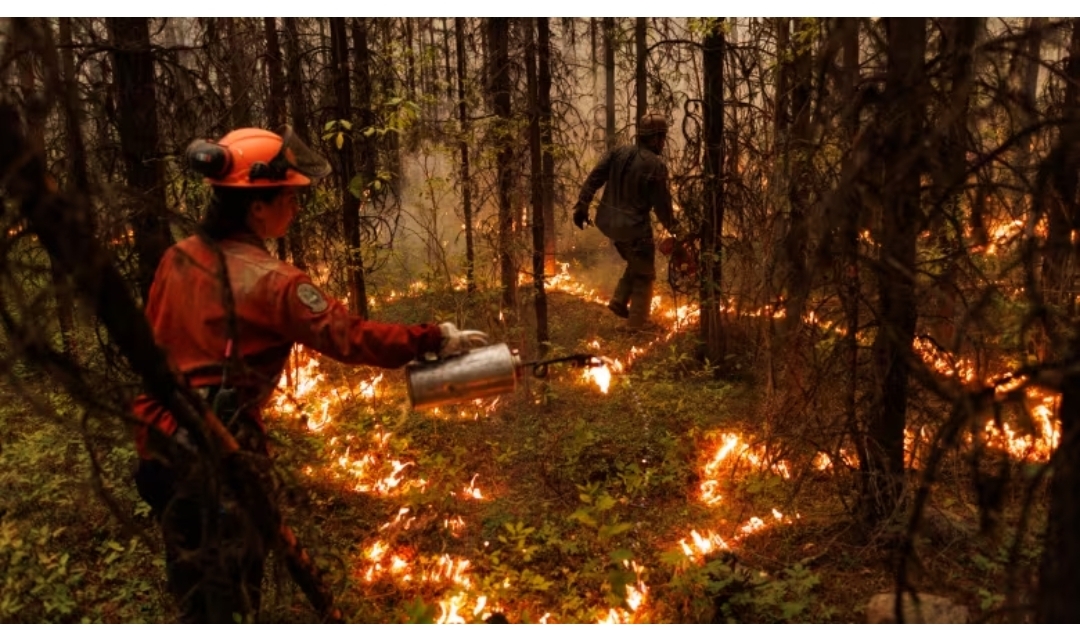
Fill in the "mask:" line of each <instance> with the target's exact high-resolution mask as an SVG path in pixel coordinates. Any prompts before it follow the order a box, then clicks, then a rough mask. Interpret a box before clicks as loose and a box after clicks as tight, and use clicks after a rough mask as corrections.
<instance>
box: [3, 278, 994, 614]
mask: <svg viewBox="0 0 1080 628" xmlns="http://www.w3.org/2000/svg"><path fill="white" fill-rule="evenodd" d="M523 294H524V296H525V297H528V291H524V292H523ZM527 300H528V299H526V301H527ZM549 307H550V310H551V331H552V334H551V348H550V350H549V353H548V355H552V356H554V355H559V354H563V353H576V352H581V351H591V352H593V353H598V354H601V355H604V356H606V357H609V358H612V359H616V358H618V359H619V360H620V361H622V362H623V363H624V364H628V363H629V360H628V357H629V355H630V352H631V347H637V348H638V349H644V353H642V354H641V355H640V356H639V357H638V358H636V360H635V361H634V363H633V364H632V366H630V367H629V368H628V369H627V370H626V372H624V373H617V374H615V376H614V377H613V380H612V385H611V389H610V391H609V392H608V394H602V393H601V392H600V391H599V390H598V389H597V386H596V385H595V384H593V383H591V382H587V381H585V380H584V379H583V371H582V370H581V369H580V368H576V367H572V366H553V367H552V368H551V369H550V372H549V376H548V378H547V379H546V380H538V379H533V378H526V379H525V380H524V381H523V382H522V383H521V385H520V386H519V388H518V390H516V391H515V392H514V393H511V394H506V395H503V396H502V397H500V398H499V400H498V403H497V404H496V405H495V406H494V408H491V407H490V404H485V406H484V407H478V406H475V405H471V404H467V405H465V406H462V407H456V408H442V409H440V412H439V413H438V414H436V413H435V412H432V411H424V412H413V411H411V410H409V409H408V405H407V401H406V398H405V396H406V393H405V383H404V374H403V372H401V371H393V372H383V371H378V370H376V369H372V368H366V367H360V368H352V367H344V366H341V365H336V364H333V363H331V362H330V361H329V360H324V361H323V363H322V365H321V372H322V373H323V374H324V377H325V378H326V383H325V386H324V387H323V388H320V389H319V390H320V391H321V392H320V393H319V394H317V395H313V396H311V397H309V398H306V399H304V400H303V401H304V406H303V407H301V408H300V409H299V410H295V411H291V412H288V413H277V412H271V413H269V415H268V424H269V426H270V430H271V436H272V439H273V450H274V455H275V457H276V460H277V463H278V464H277V466H278V468H279V469H280V471H281V472H282V473H283V474H284V475H285V476H286V478H287V482H286V485H287V490H286V494H285V498H284V501H285V507H286V514H287V516H288V521H289V522H290V524H291V525H293V526H294V528H295V529H296V531H297V534H298V536H299V538H300V539H301V540H302V541H303V542H304V543H305V545H306V546H308V547H309V548H310V550H311V552H312V555H313V556H314V557H315V559H316V562H317V563H318V564H320V566H322V567H323V568H324V569H325V570H326V572H327V575H328V577H329V580H330V582H331V584H332V587H333V589H334V591H335V593H336V596H337V600H338V603H339V604H340V606H341V607H342V609H343V610H344V611H345V613H346V616H347V618H348V619H349V620H351V621H353V622H373V623H374V622H425V621H433V620H435V619H438V618H443V619H446V618H455V619H461V620H463V621H481V620H482V619H483V618H484V617H486V616H487V615H488V614H489V613H492V612H500V613H502V614H503V615H505V616H506V618H507V619H509V620H510V621H512V622H538V621H541V620H544V621H553V622H566V623H576V622H589V623H591V622H595V621H597V620H599V619H602V618H611V617H612V613H615V614H616V615H618V616H619V618H621V619H632V620H634V621H641V622H660V623H666V622H727V621H742V622H746V621H750V622H788V621H797V622H818V621H862V620H863V615H862V613H863V612H864V608H865V602H866V600H867V599H868V597H869V595H872V594H873V593H876V592H879V591H883V590H888V588H889V586H891V580H890V577H891V573H892V567H891V566H890V565H889V564H888V561H887V558H886V555H887V548H886V549H882V548H880V547H879V548H877V549H866V548H865V547H862V546H860V545H859V544H858V543H856V542H854V541H851V540H850V539H849V538H848V535H847V532H846V530H847V529H848V526H846V524H845V523H843V521H842V520H841V518H838V515H837V513H838V512H841V513H842V507H841V506H840V505H838V504H837V503H836V497H835V491H832V490H830V489H829V488H828V487H829V486H830V484H829V481H830V476H829V475H828V474H820V473H819V474H806V473H803V472H804V471H806V470H807V469H806V467H808V466H809V458H807V459H806V460H802V459H798V458H793V459H791V461H789V465H791V467H792V468H791V471H792V474H791V476H793V477H795V478H800V479H798V481H797V482H796V481H795V480H793V479H792V477H788V478H784V477H782V476H781V474H779V473H778V472H776V471H772V470H769V469H768V468H767V467H759V468H750V467H747V466H743V467H734V466H732V467H731V468H730V470H729V471H725V473H724V474H721V475H719V476H716V477H714V478H713V479H716V480H717V484H716V486H715V487H714V490H715V491H716V494H717V495H719V496H720V498H719V499H717V500H716V501H715V502H714V503H712V504H706V503H704V502H703V500H702V499H701V497H702V490H703V488H702V483H703V482H705V481H706V480H708V479H710V478H708V477H706V465H707V464H708V463H709V461H710V459H711V457H712V456H713V455H715V454H716V452H717V451H718V450H719V449H720V448H721V446H722V443H723V438H724V436H725V435H727V434H738V435H740V436H741V437H743V438H744V439H745V440H747V441H754V440H756V439H759V438H761V436H762V435H761V433H760V430H761V426H760V422H761V419H760V416H759V414H760V412H761V410H760V406H761V404H760V399H759V398H758V391H759V389H760V386H759V385H758V383H757V382H755V380H754V378H753V377H752V376H751V375H749V374H746V373H745V372H740V369H745V367H744V366H742V365H744V364H750V363H751V362H752V360H751V359H750V356H743V355H738V354H735V355H733V356H732V364H730V365H728V368H727V374H725V376H724V377H723V378H718V377H715V376H714V374H713V373H711V372H705V371H702V369H700V368H699V367H698V366H697V365H696V364H695V363H694V361H693V360H692V359H691V355H692V348H693V339H692V338H690V337H688V336H687V335H685V334H675V335H674V336H673V337H671V338H670V339H667V340H664V341H661V342H656V343H654V344H652V345H650V346H647V345H648V340H649V339H648V338H640V337H637V338H635V337H628V336H626V335H623V334H620V333H618V332H617V331H616V325H617V323H619V322H621V321H619V320H618V319H616V318H615V317H614V316H612V315H611V314H610V313H609V312H607V310H606V308H604V307H603V306H601V305H598V304H595V303H590V302H586V301H583V300H581V299H579V298H577V297H573V296H570V295H566V294H561V293H552V294H550V295H549ZM506 314H507V313H505V312H504V313H503V315H504V316H503V320H502V321H500V320H499V307H498V295H497V294H488V293H482V294H478V295H475V296H474V297H473V299H472V300H471V301H470V302H468V303H465V304H464V305H463V300H462V296H461V295H460V294H455V295H449V294H440V293H435V292H431V291H428V292H426V293H421V294H419V295H416V296H413V297H408V298H401V299H398V300H395V301H393V302H390V303H381V304H379V305H378V306H377V307H376V308H374V309H373V312H372V315H373V318H376V319H380V320H396V321H405V322H423V321H431V320H454V321H455V322H457V323H458V324H459V325H460V326H462V327H466V328H467V327H475V328H481V329H485V330H488V331H489V332H490V333H491V336H492V338H493V340H494V341H497V342H507V343H508V344H510V345H511V347H514V348H518V349H521V350H522V354H523V356H525V357H526V358H531V357H533V356H534V355H535V353H534V349H533V347H534V343H533V340H532V334H533V332H532V322H531V318H532V315H531V313H530V312H528V311H527V309H526V310H523V311H522V315H521V317H520V320H518V321H516V322H515V321H514V320H513V319H514V317H513V316H507V315H506ZM597 346H598V347H599V348H596V347H597ZM380 373H381V374H382V375H383V379H382V380H381V381H380V382H379V384H378V386H377V393H376V395H375V397H374V398H372V399H367V398H363V397H362V396H361V395H360V392H359V391H360V390H361V388H360V385H361V384H362V383H364V382H369V381H371V380H372V379H373V378H374V377H376V376H377V375H379V374H380ZM24 383H25V384H26V385H28V386H30V387H38V388H41V387H44V386H45V384H43V383H41V382H35V381H31V380H30V379H29V378H28V379H27V380H26V381H24ZM331 387H333V388H336V389H337V390H338V393H339V394H336V395H335V394H332V393H330V392H329V390H330V388H331ZM348 390H351V391H352V394H351V396H350V394H348V393H346V391H348ZM39 392H40V391H39ZM0 394H2V395H3V398H2V404H0V429H2V431H3V434H4V439H3V441H2V449H0V620H3V621H7V622H11V621H64V622H78V621H107V622H136V621H137V622H160V621H169V620H171V619H172V617H173V613H174V612H175V611H174V606H173V604H172V601H171V600H170V599H168V597H167V595H166V594H165V591H164V569H163V564H162V559H161V556H162V552H161V549H162V548H161V544H160V541H159V539H158V535H157V531H156V530H155V528H154V526H153V525H152V523H151V522H150V520H149V517H148V513H147V511H146V508H145V506H144V505H142V503H141V502H140V501H139V500H138V498H137V495H136V494H135V490H134V486H133V484H132V482H131V480H130V474H131V471H132V470H133V465H134V462H135V458H134V452H133V448H132V445H131V443H130V439H129V438H128V434H127V432H126V429H120V428H118V427H117V426H115V425H113V426H111V427H109V428H108V429H103V430H99V431H100V432H101V433H105V434H110V435H111V436H110V437H109V438H111V439H112V440H107V441H102V442H96V443H95V448H94V450H95V451H98V452H105V453H103V454H102V455H101V464H102V467H103V475H104V478H105V483H106V487H107V488H108V489H109V491H110V493H111V494H112V495H113V496H114V499H115V501H116V503H117V505H118V507H119V508H120V509H121V510H122V512H123V513H124V514H125V515H127V516H128V517H130V522H131V524H132V528H131V529H124V528H123V527H122V526H121V524H120V523H119V522H118V521H117V520H116V518H115V517H113V516H112V515H111V514H110V512H109V510H108V508H107V507H106V505H105V504H104V503H103V502H102V501H101V500H100V499H99V498H98V496H97V495H96V494H95V492H94V491H93V489H92V487H91V485H90V481H89V477H90V469H89V460H88V458H87V454H86V453H85V447H84V446H83V443H82V437H81V436H80V434H79V432H78V430H77V428H76V426H77V424H78V422H77V419H76V413H75V410H74V408H73V407H72V405H71V402H70V401H68V400H66V399H65V398H64V397H63V396H62V395H58V394H56V393H52V396H51V398H50V401H51V403H52V405H53V406H54V407H56V408H59V409H60V413H61V415H62V417H61V418H60V419H59V420H58V419H53V418H43V417H41V416H40V415H39V413H38V412H37V411H36V410H34V409H32V408H31V407H29V406H28V405H27V404H26V403H25V402H24V401H23V400H22V398H21V397H20V396H18V395H17V394H15V393H14V391H12V390H11V388H10V387H9V386H7V385H5V386H4V387H2V388H0ZM324 402H325V403H326V404H327V408H328V411H327V418H328V421H327V422H326V423H325V424H322V422H321V418H322V407H323V404H324ZM315 427H318V428H319V430H318V431H314V429H313V428H315ZM725 469H727V467H725ZM380 481H381V482H383V483H382V484H379V482H380ZM796 484H798V486H799V490H798V491H796V490H794V487H795V486H796ZM774 509H778V512H779V511H783V516H784V518H783V520H782V521H777V520H775V519H774V515H773V511H774ZM754 517H757V518H759V519H761V520H763V521H764V522H766V523H768V524H769V525H767V526H766V527H765V529H763V530H760V531H757V532H754V533H750V534H745V535H744V534H742V533H741V532H740V530H741V529H742V527H743V526H745V525H747V523H748V522H750V521H751V519H752V518H754ZM693 531H696V532H699V533H700V534H701V535H709V534H713V535H718V536H719V537H722V538H723V539H724V540H725V541H728V544H729V547H728V548H727V549H724V548H722V547H719V546H718V545H714V546H713V547H711V548H710V551H708V552H705V553H704V554H705V555H702V552H698V553H695V554H693V555H692V556H688V555H687V552H686V551H685V549H684V548H685V547H686V546H687V544H688V543H689V544H690V545H692V544H693V539H692V536H691V532H693ZM140 532H141V533H142V534H143V535H142V536H140V535H138V534H137V533H140ZM965 543H966V541H965ZM1000 543H1004V541H1000ZM964 547H965V551H967V549H969V548H970V549H971V550H972V551H973V552H974V553H973V554H972V556H974V557H973V558H970V559H956V558H955V557H954V556H953V555H952V554H946V553H943V552H942V553H928V556H929V560H928V563H929V564H930V566H931V568H932V569H936V570H938V571H940V572H941V573H948V570H949V569H954V570H956V572H957V574H958V575H957V576H956V578H955V579H954V580H953V581H951V582H952V585H951V586H954V588H955V590H957V591H960V590H963V591H964V592H965V595H966V596H968V598H965V599H969V600H970V603H971V604H973V605H979V604H982V605H984V606H985V607H986V608H988V609H990V608H994V607H995V606H999V605H1000V604H1001V603H1002V597H1001V591H1000V590H999V588H997V587H996V585H995V586H991V585H987V584H984V585H982V586H981V587H974V588H973V587H972V586H970V585H971V584H972V583H973V582H975V581H976V579H977V574H978V573H982V572H985V573H987V574H991V573H993V574H998V575H1000V570H1001V569H1002V568H1003V567H1002V564H1003V563H1002V562H1001V551H1000V548H999V545H996V544H994V543H991V542H990V541H986V542H983V543H982V545H980V546H977V547H976V546H975V545H971V544H968V545H964ZM957 561H959V562H957ZM954 563H955V564H954ZM960 563H963V564H960ZM994 570H997V571H994ZM935 573H936V572H935ZM934 582H935V583H937V584H939V585H940V584H941V583H940V582H937V581H934ZM965 586H966V588H964V587H965ZM642 594H643V596H644V597H643V600H644V601H643V602H642V599H641V598H640V597H639V596H640V595H642ZM973 608H974V606H973ZM263 611H264V612H263V615H262V619H263V620H264V621H267V622H294V621H315V620H316V619H317V618H316V617H314V615H313V614H312V612H311V610H310V608H309V606H308V605H307V603H306V601H305V600H304V598H303V596H302V594H301V593H300V592H299V590H298V589H297V588H296V587H295V585H293V584H292V583H291V582H290V581H289V577H288V575H287V572H286V571H285V570H284V568H283V567H282V566H281V565H280V564H278V563H277V562H273V561H272V564H271V569H270V570H269V573H268V579H267V583H266V595H265V598H264V608H263Z"/></svg>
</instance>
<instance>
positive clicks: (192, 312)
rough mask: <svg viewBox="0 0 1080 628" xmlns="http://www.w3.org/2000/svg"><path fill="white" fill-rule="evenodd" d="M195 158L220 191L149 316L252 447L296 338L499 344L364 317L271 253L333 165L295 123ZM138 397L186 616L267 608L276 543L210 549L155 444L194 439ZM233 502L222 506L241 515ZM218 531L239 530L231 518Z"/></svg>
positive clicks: (139, 476) (157, 507) (336, 349)
mask: <svg viewBox="0 0 1080 628" xmlns="http://www.w3.org/2000/svg"><path fill="white" fill-rule="evenodd" d="M186 157H187V161H188V164H189V165H190V166H191V167H192V168H193V169H195V170H196V171H197V172H199V173H201V174H203V175H205V176H206V177H207V179H206V181H207V183H209V184H210V185H211V186H212V187H213V196H212V198H211V200H210V204H209V207H208V209H207V211H206V215H205V217H204V219H203V221H202V223H201V224H200V230H199V231H200V233H199V234H198V235H195V236H191V237H189V238H187V239H185V240H183V241H181V242H179V243H177V244H176V245H175V246H173V247H171V248H170V249H169V250H168V251H167V252H166V253H165V255H164V257H163V258H162V260H161V263H160V265H159V266H158V269H157V274H156V275H155V277H154V283H153V285H152V287H151V289H150V296H149V299H148V301H147V304H146V316H147V318H148V320H149V323H150V326H151V328H152V329H153V332H154V338H155V340H156V342H157V344H158V345H159V346H161V347H162V348H163V349H164V350H165V352H166V354H167V355H168V357H169V360H170V362H171V365H172V366H173V368H174V370H175V371H176V372H177V373H179V374H180V375H181V376H182V377H184V378H185V379H186V381H187V383H188V384H189V385H190V386H192V387H193V388H194V389H195V390H196V391H198V392H199V393H200V394H201V395H202V396H203V397H204V398H206V399H207V401H208V402H210V403H211V405H212V407H214V409H215V411H216V414H217V416H218V417H219V418H221V419H222V421H223V422H226V426H227V427H228V428H229V430H230V431H231V432H232V433H233V434H234V435H235V436H236V439H237V441H238V442H239V444H240V446H241V448H242V449H244V450H245V451H247V452H251V453H255V454H259V455H268V448H267V439H266V432H265V428H264V426H263V421H262V413H261V408H262V406H263V405H264V404H265V403H266V402H267V400H268V399H269V398H270V395H271V394H272V393H273V391H274V388H275V386H276V384H277V382H278V380H279V378H280V375H281V373H282V371H283V369H284V367H285V363H286V361H287V358H288V355H289V352H290V350H291V349H292V347H293V345H294V344H296V343H299V344H301V345H304V346H305V347H308V348H310V349H313V350H315V351H318V352H319V353H322V354H323V355H326V356H329V357H331V358H334V359H335V360H339V361H341V362H345V363H347V364H367V365H372V366H379V367H384V368H399V367H402V366H404V365H405V364H407V363H408V362H410V361H412V360H414V359H419V358H422V357H423V356H425V355H428V354H435V355H438V356H439V357H446V356H450V355H454V354H457V353H461V352H464V351H465V350H467V349H468V348H470V347H474V346H482V345H485V344H487V336H486V335H485V334H483V333H482V332H478V331H462V330H458V329H457V327H456V326H454V325H453V324H452V323H442V324H440V325H435V324H423V325H402V324H394V323H379V322H375V321H368V320H364V319H363V318H361V317H359V316H355V315H352V314H350V313H349V312H348V310H347V309H346V308H345V306H344V305H342V303H341V302H339V301H337V300H336V299H334V298H333V297H331V296H329V295H327V294H325V293H324V292H323V291H322V290H320V289H319V288H318V287H317V286H316V285H315V284H314V282H313V281H312V280H311V278H310V277H308V276H307V275H306V274H305V273H304V272H303V271H301V270H300V269H298V268H296V267H295V266H293V265H291V264H288V263H286V262H284V261H281V260H279V259H277V258H275V257H274V256H272V255H271V254H270V253H269V251H268V250H267V249H266V248H265V246H264V242H265V241H266V240H268V239H272V238H279V237H281V236H283V235H285V232H286V231H287V230H288V227H289V225H290V224H291V223H292V220H293V218H294V217H295V216H296V213H297V211H298V209H299V207H298V205H297V194H296V192H297V188H298V187H301V186H307V185H310V184H311V181H312V179H317V178H321V177H324V176H326V175H327V174H329V173H330V165H329V163H327V161H326V160H325V159H324V158H322V157H321V156H319V155H318V154H316V153H314V152H313V151H311V150H310V149H309V148H308V147H306V146H305V145H304V144H303V143H302V142H301V141H299V139H298V138H297V137H296V136H295V135H293V134H292V132H291V131H290V130H289V129H288V128H287V127H286V129H285V130H284V132H283V133H281V134H277V133H272V132H270V131H266V130H263V129H253V128H249V129H239V130H236V131H233V132H231V133H229V134H228V135H226V136H225V137H223V138H221V139H220V140H219V141H217V142H212V141H203V140H197V141H195V142H193V143H192V144H191V146H189V147H188V150H187V154H186ZM222 262H223V263H224V264H222ZM223 271H224V272H223ZM225 276H227V277H228V285H229V286H230V288H231V300H232V305H231V307H230V306H229V305H228V304H227V300H226V297H227V291H225V290H223V287H224V283H223V280H222V278H223V277H225ZM230 314H231V316H230ZM230 365H233V367H232V368H230ZM237 365H239V367H240V368H236V366H237ZM133 409H134V414H135V416H136V418H137V419H139V421H140V422H139V426H138V428H137V430H136V445H137V449H138V452H139V457H140V461H139V467H138V470H137V471H136V474H135V482H136V486H137V488H138V491H139V494H140V495H141V496H142V498H143V499H144V500H145V501H146V502H147V503H148V504H149V505H150V507H151V511H152V513H153V515H154V517H155V518H156V519H157V520H158V522H159V523H160V524H161V527H162V530H163V533H164V537H165V546H166V571H167V574H168V580H169V588H170V591H171V592H172V594H173V595H174V596H175V597H176V598H177V601H178V603H179V605H180V610H181V617H180V619H181V621H185V622H219V621H221V622H232V621H234V615H238V616H240V617H242V618H248V619H251V618H254V617H255V616H256V615H257V612H258V609H259V598H260V595H259V591H260V585H261V580H262V574H263V562H264V558H265V552H264V551H262V550H261V549H260V548H256V547H251V543H247V544H246V547H243V548H242V549H239V550H237V549H236V548H233V549H232V550H230V549H228V548H226V547H225V545H227V543H225V542H223V543H222V544H221V545H222V547H210V546H209V545H211V544H207V545H208V547H201V549H200V546H201V545H203V544H202V543H201V538H202V530H203V529H204V527H203V526H204V524H205V521H206V517H207V514H208V513H207V512H206V510H207V508H206V507H204V506H203V505H202V503H201V502H200V500H199V499H198V498H197V497H194V496H192V495H191V494H190V491H185V490H184V486H181V483H180V482H178V481H177V478H176V476H175V474H174V472H173V469H172V467H171V466H169V465H168V464H167V463H166V462H165V461H164V460H162V459H161V458H159V457H155V456H153V455H152V451H154V447H152V446H151V445H152V441H153V439H162V438H171V439H173V440H174V442H175V443H177V444H179V445H180V446H182V447H185V448H188V449H193V448H192V447H191V439H190V435H188V434H187V433H186V431H185V430H183V428H178V427H177V425H176V422H175V421H174V420H173V418H172V416H171V415H170V414H169V413H168V411H166V410H165V408H164V407H163V406H162V404H161V403H160V402H158V400H156V399H154V398H152V397H150V396H148V395H142V396H140V397H138V398H137V399H136V400H135V402H134V408H133ZM224 510H225V509H222V512H219V513H209V514H211V515H212V516H220V517H221V518H222V519H228V517H229V514H228V513H227V512H224ZM219 530H223V531H224V532H223V535H224V536H223V537H222V538H223V541H228V540H229V539H228V538H227V532H228V530H229V526H228V523H227V522H226V523H224V524H223V525H222V526H221V527H220V528H219ZM236 543H237V544H239V545H244V543H243V542H242V541H240V540H236ZM196 549H199V550H200V551H199V552H197V553H196V552H193V550H196ZM185 550H187V551H185ZM213 559H219V560H223V561H225V567H226V568H225V573H226V574H228V578H227V579H228V581H227V582H211V581H209V579H208V578H207V577H206V575H207V573H206V570H205V569H204V568H203V567H202V566H201V565H200V563H199V562H198V561H200V560H201V561H205V560H213ZM220 572H221V570H220V569H219V570H218V571H217V572H215V573H220Z"/></svg>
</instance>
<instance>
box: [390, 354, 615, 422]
mask: <svg viewBox="0 0 1080 628" xmlns="http://www.w3.org/2000/svg"><path fill="white" fill-rule="evenodd" d="M562 362H570V363H573V364H574V365H576V366H581V367H586V366H602V365H604V364H607V363H609V362H610V361H609V360H608V359H607V358H603V357H599V356H595V355H592V354H588V353H575V354H573V355H567V356H562V357H558V358H550V359H547V360H534V361H532V362H523V361H522V360H521V356H519V355H518V352H517V351H516V350H512V349H510V347H509V346H507V345H506V344H505V343H500V344H496V345H488V346H486V347H480V348H478V349H472V350H470V351H468V352H466V353H463V354H461V355H456V356H453V357H449V358H443V359H441V360H434V361H428V362H413V363H411V364H409V365H408V366H406V367H405V379H406V381H407V383H408V388H409V403H410V404H412V407H413V409H414V410H424V409H426V408H433V407H435V406H441V405H444V404H454V403H463V402H467V401H472V400H474V399H480V398H484V397H494V396H495V395H501V394H504V393H509V392H513V391H514V389H515V388H517V384H518V381H519V380H520V379H522V378H523V377H524V374H525V373H526V371H527V370H529V369H531V370H532V375H533V377H537V378H541V379H542V378H545V377H547V373H548V366H550V365H552V364H558V363H562Z"/></svg>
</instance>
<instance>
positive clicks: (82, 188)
mask: <svg viewBox="0 0 1080 628" xmlns="http://www.w3.org/2000/svg"><path fill="white" fill-rule="evenodd" d="M72 46H73V43H72V36H71V18H70V17H62V18H60V47H61V53H60V58H61V61H62V62H63V72H64V104H65V106H64V107H63V110H64V128H65V132H66V134H67V138H66V139H67V152H68V169H67V170H68V174H69V176H70V177H71V185H73V186H74V188H75V190H77V191H78V192H83V193H85V192H88V191H89V189H90V176H89V174H88V173H87V168H86V144H85V142H84V141H83V135H82V107H81V105H80V103H79V82H78V77H76V76H75V52H74V50H73V49H72ZM90 217H91V218H92V217H93V216H92V215H91V216H90Z"/></svg>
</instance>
